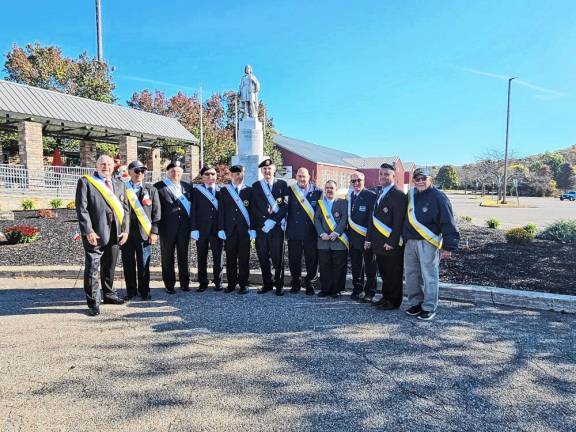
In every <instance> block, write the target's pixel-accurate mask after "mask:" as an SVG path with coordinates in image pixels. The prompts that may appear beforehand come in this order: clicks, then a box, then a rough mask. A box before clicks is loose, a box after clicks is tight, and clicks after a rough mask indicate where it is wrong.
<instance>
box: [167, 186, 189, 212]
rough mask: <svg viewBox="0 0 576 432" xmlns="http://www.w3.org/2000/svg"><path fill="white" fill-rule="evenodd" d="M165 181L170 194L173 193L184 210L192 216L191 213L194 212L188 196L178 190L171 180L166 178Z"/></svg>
mask: <svg viewBox="0 0 576 432" xmlns="http://www.w3.org/2000/svg"><path fill="white" fill-rule="evenodd" d="M163 181H164V184H165V185H166V186H167V187H168V190H169V191H170V193H172V195H173V196H174V198H176V199H177V200H178V201H180V203H181V204H182V205H183V206H184V209H186V213H188V216H190V212H191V211H192V205H191V204H190V201H189V200H188V198H186V195H184V194H183V193H182V192H180V191H179V190H178V189H176V186H175V185H174V183H172V180H170V179H169V178H165V179H164V180H163Z"/></svg>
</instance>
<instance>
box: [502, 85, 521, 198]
mask: <svg viewBox="0 0 576 432" xmlns="http://www.w3.org/2000/svg"><path fill="white" fill-rule="evenodd" d="M516 78H518V77H513V78H509V79H508V107H507V108H506V147H505V149H504V190H503V193H502V204H506V188H507V186H508V131H509V129H510V90H511V88H512V80H515V79H516Z"/></svg>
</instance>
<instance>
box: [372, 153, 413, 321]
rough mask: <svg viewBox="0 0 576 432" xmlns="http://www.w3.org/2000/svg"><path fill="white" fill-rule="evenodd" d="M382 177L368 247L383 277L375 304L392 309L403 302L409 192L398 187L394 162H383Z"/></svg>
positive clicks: (380, 175)
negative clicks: (405, 235) (407, 193)
mask: <svg viewBox="0 0 576 432" xmlns="http://www.w3.org/2000/svg"><path fill="white" fill-rule="evenodd" d="M378 180H379V181H380V186H382V191H381V192H380V194H379V195H378V199H377V200H376V204H375V205H374V213H373V214H372V218H371V221H370V222H369V223H368V235H367V237H366V249H371V250H372V252H374V254H375V255H376V263H377V264H378V271H379V272H380V277H381V279H382V298H381V299H380V300H378V302H376V303H375V304H376V306H377V307H378V308H379V309H382V310H392V309H397V308H399V307H400V304H401V303H402V276H403V262H404V247H403V242H402V240H401V238H402V229H403V227H404V219H405V218H406V208H407V206H408V200H407V198H406V194H404V193H403V192H400V191H399V190H398V189H396V187H395V184H394V180H395V172H394V166H392V165H390V164H387V163H384V164H382V165H380V170H379V171H378Z"/></svg>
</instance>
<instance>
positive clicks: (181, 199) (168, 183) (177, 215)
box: [154, 161, 192, 294]
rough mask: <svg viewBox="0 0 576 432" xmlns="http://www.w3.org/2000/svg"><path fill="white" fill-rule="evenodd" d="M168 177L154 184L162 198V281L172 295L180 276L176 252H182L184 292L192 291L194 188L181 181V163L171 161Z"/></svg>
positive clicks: (179, 263)
mask: <svg viewBox="0 0 576 432" xmlns="http://www.w3.org/2000/svg"><path fill="white" fill-rule="evenodd" d="M166 170H167V175H168V176H167V178H166V179H164V180H162V181H159V182H158V183H156V184H155V185H154V187H155V188H156V189H157V190H158V196H159V197H160V206H161V209H162V210H161V212H162V218H161V219H160V224H159V233H160V253H161V257H162V280H163V281H164V287H165V288H166V291H167V292H168V293H169V294H174V292H175V291H174V285H175V284H176V273H175V272H174V252H175V251H176V253H178V279H179V280H180V288H181V289H182V291H190V270H189V268H188V266H189V264H188V246H189V244H190V212H191V210H192V203H191V201H192V186H191V185H190V184H189V183H187V182H183V181H181V179H182V174H183V173H184V171H183V169H182V167H181V166H180V162H179V161H176V162H170V163H169V164H168V166H167V167H166Z"/></svg>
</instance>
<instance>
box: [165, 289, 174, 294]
mask: <svg viewBox="0 0 576 432" xmlns="http://www.w3.org/2000/svg"><path fill="white" fill-rule="evenodd" d="M166 292H167V293H168V294H176V291H175V290H174V288H166Z"/></svg>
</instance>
